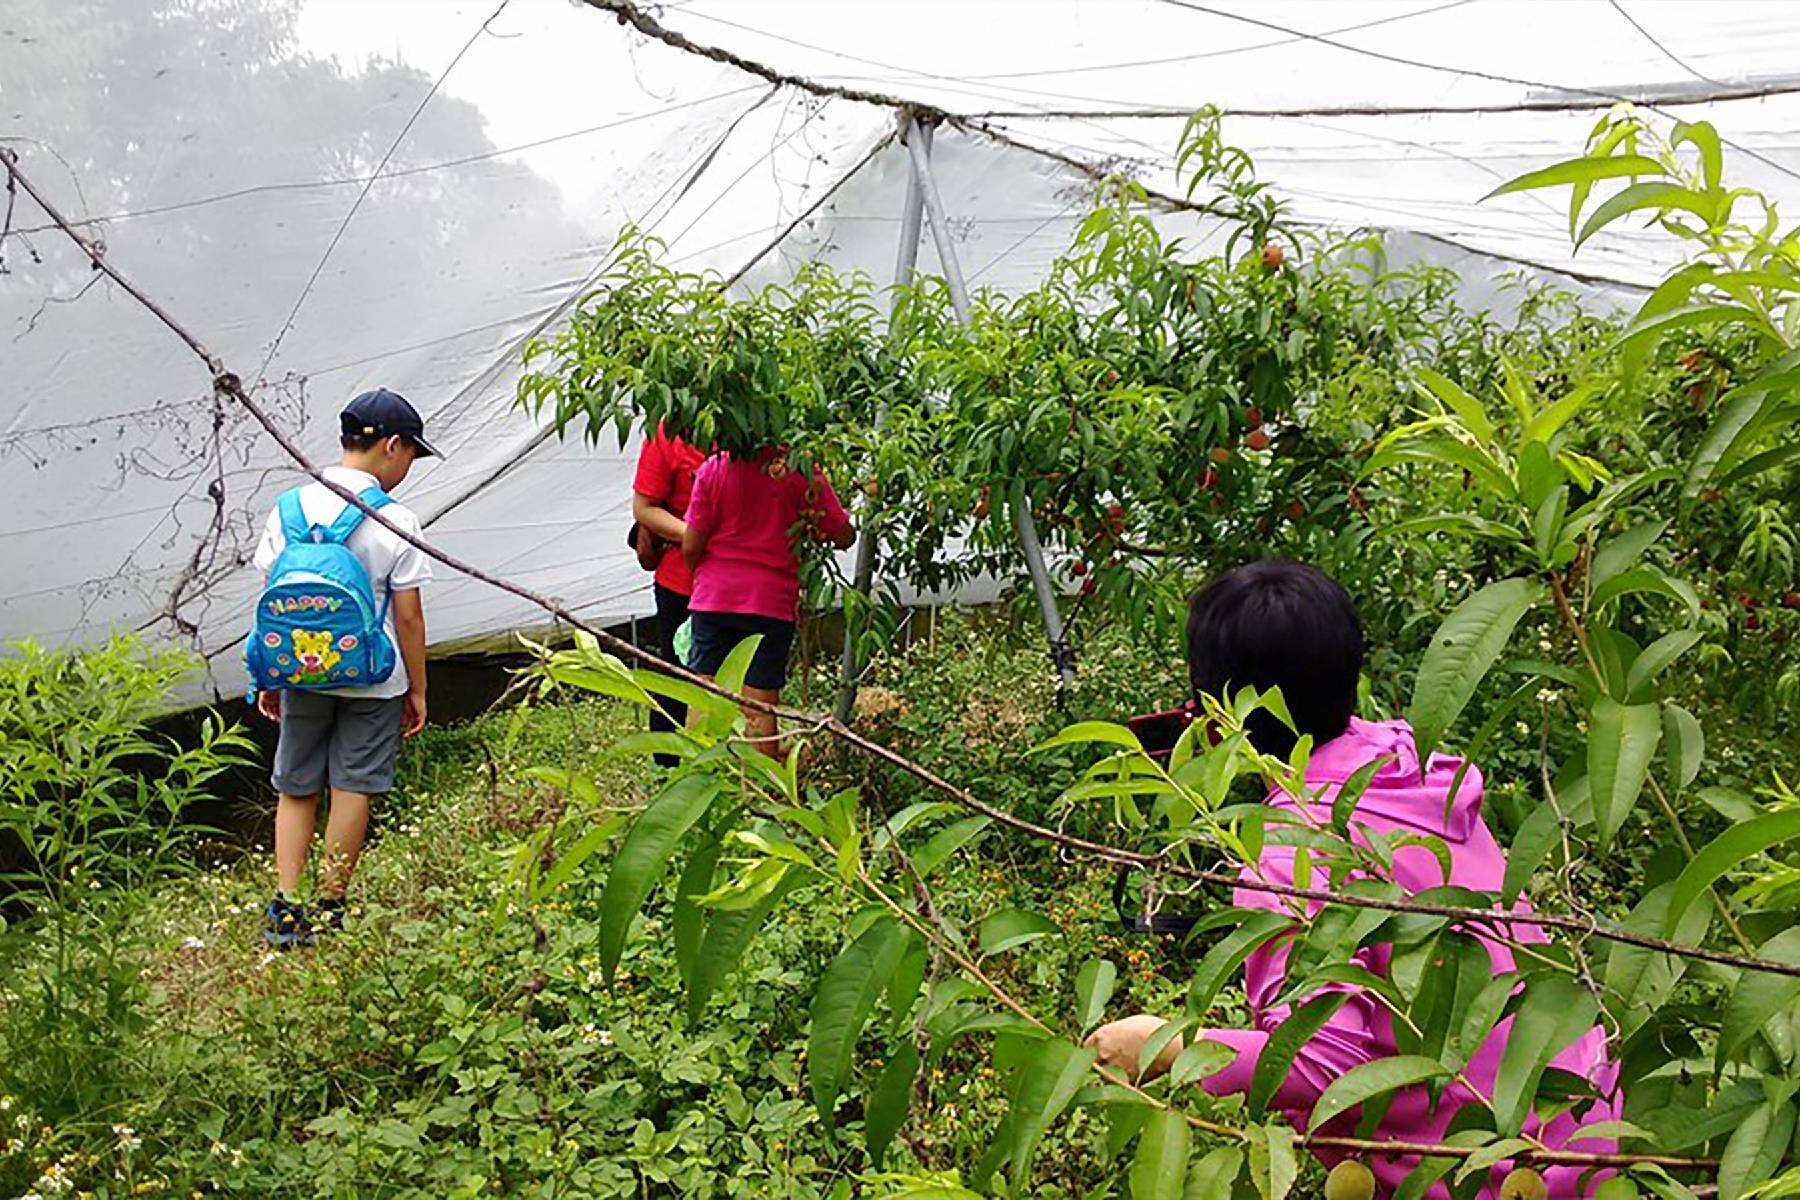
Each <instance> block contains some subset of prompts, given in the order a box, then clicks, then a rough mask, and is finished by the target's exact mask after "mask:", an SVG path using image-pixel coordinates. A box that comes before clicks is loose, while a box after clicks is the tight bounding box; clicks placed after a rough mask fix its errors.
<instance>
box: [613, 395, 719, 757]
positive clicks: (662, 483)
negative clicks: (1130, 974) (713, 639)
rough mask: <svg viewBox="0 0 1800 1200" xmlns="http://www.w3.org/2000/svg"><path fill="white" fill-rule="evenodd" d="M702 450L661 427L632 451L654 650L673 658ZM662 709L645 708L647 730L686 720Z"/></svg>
mask: <svg viewBox="0 0 1800 1200" xmlns="http://www.w3.org/2000/svg"><path fill="white" fill-rule="evenodd" d="M705 459H706V455H705V453H704V452H703V451H700V450H697V449H695V448H694V447H693V446H690V445H688V444H687V443H686V442H684V441H683V440H681V439H680V438H679V437H672V436H670V434H669V432H668V430H667V429H666V428H664V427H663V426H662V425H660V424H659V425H658V426H657V427H656V432H655V433H654V434H652V435H651V436H649V437H647V438H645V439H644V446H643V449H642V450H640V451H638V465H637V478H636V479H635V480H634V481H633V483H632V485H631V517H632V519H633V520H634V521H636V522H637V524H638V547H637V548H638V561H639V562H640V563H642V564H643V565H644V567H645V568H646V569H650V568H652V567H654V569H655V571H656V583H655V591H656V634H657V646H656V648H657V652H658V653H660V654H661V655H662V656H663V657H664V658H665V659H667V660H669V661H671V662H673V661H674V660H675V631H676V630H678V629H680V628H681V623H682V622H683V621H685V620H687V619H688V600H689V597H691V596H692V595H693V594H694V573H693V571H692V570H690V569H689V567H688V563H687V559H686V558H684V557H682V555H681V553H680V552H679V550H677V551H676V552H675V553H669V550H670V548H671V547H679V546H680V545H681V539H682V537H683V536H684V535H685V534H686V533H687V522H686V521H684V520H683V518H684V517H685V516H686V515H687V510H688V504H689V502H690V501H691V499H692V498H693V495H694V472H695V471H696V470H698V469H699V467H700V464H701V463H702V462H703V461H705ZM661 704H662V705H663V706H665V707H666V708H667V710H668V711H666V712H665V711H664V708H663V707H653V708H651V710H650V729H651V731H652V732H663V733H673V732H674V731H675V730H677V729H679V728H680V727H681V725H682V724H683V723H684V722H685V721H686V720H687V707H686V706H685V705H682V704H678V703H676V702H675V701H673V700H669V699H667V698H664V699H662V701H661ZM656 761H657V763H658V764H659V765H661V766H665V767H672V766H674V765H676V763H677V762H678V761H679V760H677V759H676V758H675V756H674V755H671V754H659V755H657V756H656Z"/></svg>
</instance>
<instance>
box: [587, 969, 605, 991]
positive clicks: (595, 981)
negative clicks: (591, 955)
mask: <svg viewBox="0 0 1800 1200" xmlns="http://www.w3.org/2000/svg"><path fill="white" fill-rule="evenodd" d="M587 981H588V986H589V987H599V986H600V985H601V984H603V983H605V982H606V972H605V971H602V970H601V969H600V968H599V967H595V968H594V969H593V970H591V971H589V972H588V973H587Z"/></svg>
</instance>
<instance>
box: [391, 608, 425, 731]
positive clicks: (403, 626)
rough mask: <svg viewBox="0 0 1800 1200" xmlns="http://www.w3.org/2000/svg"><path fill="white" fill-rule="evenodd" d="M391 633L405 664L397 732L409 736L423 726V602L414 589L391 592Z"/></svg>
mask: <svg viewBox="0 0 1800 1200" xmlns="http://www.w3.org/2000/svg"><path fill="white" fill-rule="evenodd" d="M394 634H395V636H396V638H397V639H398V640H399V642H400V658H401V661H403V662H405V663H406V717H405V722H404V724H403V725H402V726H401V729H400V732H401V734H402V735H403V736H405V737H413V736H415V735H417V734H418V732H419V731H420V730H421V729H423V728H425V601H424V598H423V597H422V596H421V595H420V592H419V589H418V588H411V589H408V590H407V591H404V592H395V593H394Z"/></svg>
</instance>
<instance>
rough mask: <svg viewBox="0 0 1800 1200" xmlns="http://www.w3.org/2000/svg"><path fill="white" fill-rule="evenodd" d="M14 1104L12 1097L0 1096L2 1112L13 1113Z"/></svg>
mask: <svg viewBox="0 0 1800 1200" xmlns="http://www.w3.org/2000/svg"><path fill="white" fill-rule="evenodd" d="M12 1104H13V1101H12V1097H11V1096H0V1112H11V1111H12Z"/></svg>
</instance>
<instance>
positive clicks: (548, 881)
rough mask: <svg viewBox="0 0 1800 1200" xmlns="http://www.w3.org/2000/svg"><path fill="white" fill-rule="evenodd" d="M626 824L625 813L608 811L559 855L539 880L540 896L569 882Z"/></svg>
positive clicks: (538, 891)
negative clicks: (595, 852)
mask: <svg viewBox="0 0 1800 1200" xmlns="http://www.w3.org/2000/svg"><path fill="white" fill-rule="evenodd" d="M624 824H625V814H624V813H608V814H607V815H606V816H605V817H603V818H601V819H600V820H599V821H597V822H596V823H595V824H594V825H593V826H592V827H591V828H589V829H588V831H587V832H586V833H584V834H582V835H581V836H580V837H579V838H577V839H575V844H574V845H573V846H570V847H569V848H568V849H567V850H564V851H563V852H562V853H561V854H560V855H558V856H557V859H556V863H555V865H553V866H552V867H551V868H550V870H549V872H548V873H547V874H545V876H544V877H543V879H542V880H540V881H539V882H538V887H537V896H538V898H539V899H542V898H543V897H545V896H548V895H549V894H550V893H551V892H554V891H555V890H556V889H557V888H559V887H561V886H562V885H563V884H565V883H567V882H568V881H569V879H570V877H571V876H573V875H574V874H575V872H576V871H578V870H580V869H581V865H582V864H583V863H585V862H587V860H588V859H590V858H592V857H593V856H594V851H596V850H598V849H599V848H600V847H601V846H603V845H605V844H606V841H607V839H608V838H610V837H612V835H613V834H615V833H617V832H618V831H619V829H620V827H622V826H623V825H624Z"/></svg>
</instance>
